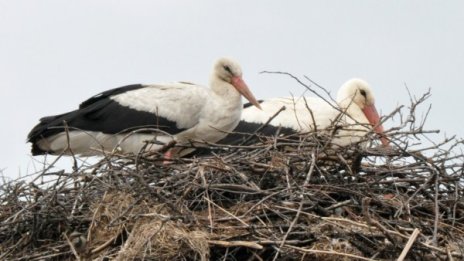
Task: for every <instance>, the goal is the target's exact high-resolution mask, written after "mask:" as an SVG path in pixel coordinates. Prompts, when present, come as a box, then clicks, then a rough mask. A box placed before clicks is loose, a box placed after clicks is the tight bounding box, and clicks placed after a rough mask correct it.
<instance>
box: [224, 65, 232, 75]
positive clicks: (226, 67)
mask: <svg viewBox="0 0 464 261" xmlns="http://www.w3.org/2000/svg"><path fill="white" fill-rule="evenodd" d="M224 70H226V72H228V73H230V74H232V70H231V69H230V67H229V66H228V65H224Z"/></svg>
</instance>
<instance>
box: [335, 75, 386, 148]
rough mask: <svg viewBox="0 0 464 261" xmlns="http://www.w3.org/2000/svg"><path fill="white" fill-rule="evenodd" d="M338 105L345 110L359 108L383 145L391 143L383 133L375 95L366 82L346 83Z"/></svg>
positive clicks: (339, 92)
mask: <svg viewBox="0 0 464 261" xmlns="http://www.w3.org/2000/svg"><path fill="white" fill-rule="evenodd" d="M337 103H338V104H339V105H340V107H342V108H343V109H347V108H348V107H349V106H357V107H359V109H361V111H362V112H363V114H364V116H366V119H367V120H368V121H369V123H370V124H371V125H372V127H373V128H374V131H375V132H376V133H377V134H379V135H380V140H381V141H382V144H383V145H384V146H388V144H389V141H388V139H387V138H386V136H385V134H384V133H383V132H384V128H383V126H382V124H381V123H380V116H379V113H378V112H377V109H376V107H375V98H374V93H373V92H372V89H371V87H370V86H369V84H368V83H367V82H366V81H364V80H362V79H351V80H349V81H347V82H345V83H344V84H343V85H342V87H341V88H340V90H339V91H338V94H337Z"/></svg>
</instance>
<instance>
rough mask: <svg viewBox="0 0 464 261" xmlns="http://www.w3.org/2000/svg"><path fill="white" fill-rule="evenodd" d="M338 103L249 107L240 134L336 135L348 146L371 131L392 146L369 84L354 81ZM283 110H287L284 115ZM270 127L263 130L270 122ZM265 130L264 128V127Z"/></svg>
mask: <svg viewBox="0 0 464 261" xmlns="http://www.w3.org/2000/svg"><path fill="white" fill-rule="evenodd" d="M336 101H337V103H336V104H331V103H329V102H327V101H325V100H323V99H321V98H316V97H295V98H272V99H268V100H265V101H260V105H261V107H262V110H257V109H255V108H253V107H251V106H250V104H245V109H244V111H243V113H242V119H241V121H240V123H239V125H238V126H237V127H236V128H235V130H234V132H236V133H248V134H250V133H255V132H256V131H257V130H258V129H259V128H261V129H260V130H259V132H258V133H259V134H261V135H265V136H272V135H275V134H276V133H277V132H278V131H279V133H281V134H292V133H307V132H311V131H328V130H329V129H332V130H334V128H336V129H335V131H336V133H335V136H334V138H333V139H332V143H334V144H336V145H339V146H345V145H348V144H351V143H354V142H358V141H360V140H361V139H362V138H363V137H364V136H365V135H366V134H367V132H369V131H372V130H373V131H374V132H375V133H377V134H378V135H379V136H380V140H381V142H382V144H383V145H384V146H387V145H388V144H389V141H388V139H387V138H386V136H385V135H384V133H383V132H384V129H383V126H382V124H381V123H380V116H379V114H378V112H377V109H376V107H375V99H374V94H373V92H372V89H371V87H370V86H369V84H368V83H367V82H365V81H364V80H361V79H351V80H349V81H347V82H346V83H344V84H343V85H342V87H341V88H340V89H339V91H338V94H337V99H336ZM283 106H285V110H283V111H280V113H278V114H277V116H275V117H274V118H272V116H274V115H275V114H276V113H277V112H278V111H279V110H280V109H281V108H282V107H283ZM271 118H272V120H271V121H270V122H269V123H268V125H266V126H263V124H265V123H266V122H268V121H269V119H271ZM262 126H263V127H262ZM244 137H246V136H245V135H240V134H230V135H228V136H227V137H226V138H224V139H223V140H221V141H220V142H219V143H223V144H237V143H240V142H241V141H242V140H243V139H244Z"/></svg>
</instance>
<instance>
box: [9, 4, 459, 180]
mask: <svg viewBox="0 0 464 261" xmlns="http://www.w3.org/2000/svg"><path fill="white" fill-rule="evenodd" d="M463 12H464V2H463V1H438V0H437V1H424V0H415V1H403V0H401V1H399V0H397V1H393V0H392V1H361V0H357V1H356V0H346V1H327V0H324V1H307V0H301V1H275V0H255V1H236V0H235V1H232V0H228V1H219V0H204V1H192V0H190V1H187V0H183V1H179V0H178V1H172V0H165V1H148V0H147V1H137V0H135V1H134V0H130V1H129V0H127V1H114V0H99V1H95V0H79V1H63V0H53V1H52V0H42V1H35V0H34V1H33V0H30V1H26V0H10V1H7V0H0V90H1V96H0V97H1V102H0V119H1V122H2V127H1V128H0V137H2V139H3V141H2V144H3V146H2V147H3V149H2V150H1V151H0V159H1V160H0V170H1V169H3V173H4V174H5V175H6V176H10V177H15V176H18V175H25V174H28V173H31V172H33V171H34V164H33V162H34V161H33V160H32V157H31V156H30V152H29V149H30V145H29V144H26V143H25V140H26V136H27V133H28V132H29V130H30V129H31V128H32V127H33V126H34V125H35V124H37V122H38V119H39V118H40V117H43V116H47V115H53V114H58V113H63V112H67V111H70V110H73V109H75V108H77V106H78V104H79V103H80V102H81V101H83V100H85V99H87V98H88V97H90V96H92V95H94V94H97V93H99V92H101V91H104V90H107V89H110V88H113V87H118V86H122V85H126V84H132V83H156V82H166V81H177V80H186V81H192V82H198V83H202V84H205V85H206V84H207V83H208V78H209V74H210V71H211V66H212V63H213V62H214V61H215V59H216V58H218V57H221V56H231V57H234V58H235V59H237V60H238V61H239V62H240V63H241V65H242V67H243V70H244V79H245V80H246V81H247V82H248V85H249V86H250V88H251V89H252V90H253V91H254V93H255V96H256V97H257V98H269V97H274V96H288V95H289V94H290V93H293V94H295V95H298V94H301V93H302V92H303V91H304V90H303V88H302V87H301V86H299V85H298V84H296V83H295V82H294V81H293V80H291V79H289V78H286V77H284V76H278V75H266V74H264V75H263V74H259V72H260V71H263V70H281V71H286V72H290V73H293V74H295V75H297V76H302V75H307V76H308V77H310V78H311V79H313V80H315V81H317V82H318V83H320V84H322V85H323V86H324V87H326V88H327V89H329V90H331V91H332V93H334V94H336V91H337V89H338V87H339V86H340V85H341V84H342V83H343V82H344V81H346V80H348V79H350V78H352V77H361V78H363V79H365V80H366V81H368V82H369V83H370V84H371V86H372V87H373V89H374V92H375V94H376V99H377V108H378V109H380V111H382V112H384V113H387V112H390V111H392V110H393V109H394V108H395V107H396V106H397V105H398V104H407V103H408V101H409V97H408V95H407V92H406V89H405V87H404V86H405V84H407V85H408V87H409V88H410V90H411V91H412V92H413V93H414V94H416V95H421V94H422V93H424V92H425V91H426V90H427V89H428V88H429V87H430V88H431V89H432V98H431V99H430V100H429V103H431V104H432V105H433V107H432V112H431V114H430V118H429V121H428V124H427V127H428V128H430V129H441V130H442V133H446V134H448V135H452V134H457V135H458V136H460V137H463V134H464V132H463V130H462V129H461V127H462V123H461V117H460V116H458V115H461V112H462V111H464V103H463V102H462V98H463V93H464V91H463V89H464V88H463V87H464V86H463V81H462V79H461V78H462V77H463V76H464V15H463ZM424 108H425V107H424ZM386 126H387V127H388V126H390V125H389V123H387V124H386ZM38 160H39V161H40V160H41V159H40V157H39V159H38ZM36 167H37V166H36Z"/></svg>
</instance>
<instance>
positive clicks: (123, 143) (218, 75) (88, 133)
mask: <svg viewBox="0 0 464 261" xmlns="http://www.w3.org/2000/svg"><path fill="white" fill-rule="evenodd" d="M241 95H243V96H244V97H245V98H246V99H248V101H250V102H251V103H252V104H253V105H255V106H256V107H257V108H259V107H260V105H259V103H258V102H257V101H256V99H255V97H254V96H253V94H252V93H251V91H250V90H249V89H248V86H247V85H246V83H245V82H244V81H243V79H242V70H241V68H240V66H239V64H238V63H236V62H235V61H233V60H231V59H227V58H221V59H219V60H218V61H217V62H216V63H215V65H214V68H213V73H212V75H211V79H210V88H205V87H203V86H198V85H195V84H189V83H173V84H153V85H141V84H136V85H128V86H123V87H119V88H115V89H111V90H108V91H105V92H102V93H100V94H98V95H96V96H94V97H92V98H90V99H88V100H86V101H84V102H83V103H81V104H80V106H79V109H77V110H74V111H71V112H68V113H64V114H60V115H56V116H49V117H45V118H42V119H40V123H39V124H38V125H36V126H35V127H34V128H33V129H32V130H31V132H30V133H29V135H28V141H29V142H31V143H32V154H33V155H41V154H60V153H64V154H71V153H73V154H80V155H84V156H90V155H98V154H100V153H101V152H102V151H106V152H108V151H113V150H114V149H117V150H118V151H119V152H122V153H134V154H136V153H138V152H139V151H140V150H141V149H142V148H143V147H144V146H146V142H147V141H150V140H154V139H155V140H156V142H155V143H151V145H149V146H148V148H147V149H149V150H159V149H161V148H162V147H163V146H165V145H166V144H167V143H168V142H170V141H171V140H176V141H177V142H178V143H187V142H190V141H201V142H203V141H206V142H216V141H218V140H220V139H222V138H224V136H226V133H227V132H230V131H232V130H233V129H234V128H235V127H236V126H237V124H238V122H239V121H240V115H241V112H242V102H241Z"/></svg>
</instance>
